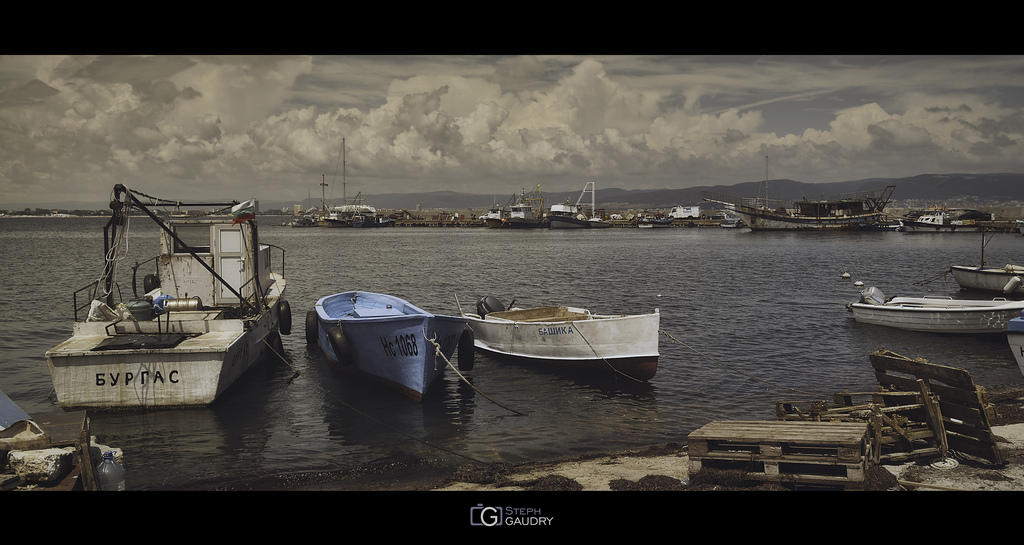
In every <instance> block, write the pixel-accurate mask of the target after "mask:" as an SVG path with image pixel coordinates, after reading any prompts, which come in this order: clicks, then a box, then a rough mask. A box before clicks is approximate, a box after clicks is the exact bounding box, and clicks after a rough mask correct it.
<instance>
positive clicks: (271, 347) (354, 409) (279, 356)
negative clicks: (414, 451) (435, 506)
mask: <svg viewBox="0 0 1024 545" xmlns="http://www.w3.org/2000/svg"><path fill="white" fill-rule="evenodd" d="M261 340H262V341H263V344H265V345H267V348H269V349H270V351H271V352H273V353H274V355H276V356H277V357H278V359H280V360H281V361H283V362H284V363H285V365H287V366H288V367H290V368H291V369H292V371H295V375H293V376H292V378H295V377H296V376H301V377H302V378H304V379H306V381H307V382H309V383H310V384H312V385H313V387H315V388H316V389H318V390H320V391H321V392H323V393H324V394H325V395H327V396H328V397H330V398H332V399H334V400H335V401H337V402H338V403H341V404H342V405H344V406H345V407H346V408H348V409H349V410H351V411H353V412H355V413H357V414H359V415H360V416H362V417H364V418H366V419H368V420H372V421H373V422H374V423H376V424H378V425H380V426H383V427H385V428H387V429H389V430H391V431H393V432H395V433H397V434H399V435H401V436H403V437H406V438H407V439H411V440H413V441H416V442H417V443H420V444H422V445H426V446H428V447H431V448H435V449H437V450H440V451H441V452H446V453H448V454H451V455H452V456H458V457H459V458H464V459H466V460H469V461H470V462H473V463H476V464H483V465H487V462H484V461H483V460H477V459H476V458H473V457H471V456H467V455H465V454H462V453H459V452H455V451H453V450H450V449H447V448H444V447H440V446H438V445H435V444H433V443H430V442H427V441H424V440H423V439H419V438H417V437H413V436H412V435H409V434H408V433H406V432H404V431H402V430H400V429H398V428H395V427H394V426H391V425H389V424H385V423H384V422H381V421H380V420H378V419H376V418H374V417H372V416H370V415H369V414H366V413H365V412H363V411H361V410H359V409H357V408H355V407H353V406H352V405H351V404H349V403H346V402H345V401H344V400H342V399H339V398H338V397H337V396H335V395H334V394H332V393H331V392H328V391H327V389H326V388H324V387H323V386H321V385H320V384H318V383H316V382H315V381H313V380H312V379H310V378H308V377H306V376H305V375H304V374H302V373H300V372H299V370H298V369H296V368H295V366H294V365H292V362H290V361H288V359H287V358H285V357H284V355H282V354H280V353H279V352H278V351H277V349H275V348H274V346H273V345H271V344H270V343H268V342H267V339H266V338H263V339H261ZM289 380H290V379H289Z"/></svg>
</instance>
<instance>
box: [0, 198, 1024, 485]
mask: <svg viewBox="0 0 1024 545" xmlns="http://www.w3.org/2000/svg"><path fill="white" fill-rule="evenodd" d="M104 222H105V219H101V218H95V219H62V220H55V219H4V220H0V270H2V271H3V278H4V282H3V283H2V287H0V290H3V291H0V297H2V298H3V301H4V303H5V304H4V305H0V326H2V327H3V328H4V331H5V332H6V333H5V335H4V337H3V338H2V339H0V349H3V353H4V373H3V374H2V375H0V377H2V378H0V381H2V382H0V388H2V389H3V390H4V392H5V393H6V394H7V395H8V396H9V397H11V398H12V399H13V400H14V401H16V402H17V403H19V405H21V406H22V407H23V408H25V410H26V411H28V412H30V413H33V412H35V413H40V412H46V411H51V410H56V406H55V405H54V404H53V403H52V400H50V399H47V395H48V393H49V391H50V389H51V387H50V382H49V376H48V374H47V371H46V363H45V359H44V358H43V353H44V352H45V351H46V350H47V349H48V348H50V347H52V346H53V345H55V344H57V343H58V342H60V341H61V340H63V339H64V338H65V337H67V336H68V335H69V334H70V331H71V318H70V309H71V300H70V294H71V292H72V291H73V290H74V289H77V288H79V287H81V286H83V285H85V284H87V283H88V282H89V281H91V280H92V279H93V277H94V276H96V275H98V274H99V272H100V267H101V266H102V260H101V256H102V244H103V242H102V226H103V223H104ZM132 228H133V231H134V232H135V233H136V234H137V235H138V238H133V239H132V244H131V246H130V250H131V256H130V257H129V263H131V262H134V261H140V262H141V261H145V260H146V259H148V258H149V257H152V256H153V255H155V253H156V251H157V247H156V237H155V227H153V226H151V224H150V223H149V222H141V221H138V222H134V223H133V224H132ZM261 232H262V236H263V237H264V240H265V241H266V242H269V243H272V244H275V245H277V246H281V247H283V248H284V249H285V250H286V254H285V255H286V265H285V270H284V274H285V276H286V278H287V279H288V292H287V293H286V296H287V298H288V299H289V301H290V302H291V307H292V312H293V313H294V316H293V323H294V324H296V325H295V327H293V332H292V334H291V335H290V336H287V337H286V338H285V339H284V347H285V356H286V358H287V361H282V360H279V359H276V358H271V359H268V360H267V361H265V362H263V363H262V364H261V365H259V366H257V367H256V368H254V369H253V370H252V371H251V372H250V373H249V374H247V375H246V376H244V377H243V378H242V380H241V381H240V382H239V383H237V384H236V385H235V386H233V387H232V389H231V390H230V391H229V392H228V393H227V394H226V395H225V396H224V397H223V398H221V399H220V400H219V401H218V402H217V403H215V404H214V405H212V406H210V407H206V408H198V409H188V410H169V411H141V412H124V413H97V414H94V415H92V430H93V432H94V434H95V435H97V437H98V439H99V441H100V442H102V443H105V444H109V445H113V446H117V447H120V448H122V449H123V450H124V452H125V457H126V458H125V459H126V464H125V465H126V467H127V468H128V470H129V475H130V482H129V487H131V488H150V489H153V488H187V487H189V486H196V484H195V483H205V482H215V481H217V480H221V479H229V478H233V477H237V476H242V475H252V474H273V473H284V472H291V471H304V470H333V469H345V468H352V467H357V466H359V465H360V464H364V463H366V462H368V461H370V460H374V459H377V458H382V457H386V456H393V455H400V454H412V455H416V456H421V457H424V458H429V459H434V460H437V461H438V462H439V463H451V464H461V463H465V461H466V460H467V459H472V460H481V461H508V462H517V461H523V460H529V459H536V458H545V457H552V456H558V455H563V454H569V453H582V452H591V451H595V450H604V449H618V448H629V447H635V446H641V445H646V444H650V443H664V442H683V441H685V439H686V435H687V434H688V433H689V432H690V431H692V430H694V429H696V428H698V427H700V426H702V425H704V424H706V423H708V422H709V421H712V420H722V419H733V420H735V419H771V418H773V416H774V402H775V401H777V400H782V399H788V400H800V399H808V398H810V397H814V396H825V395H829V394H831V393H833V392H836V391H840V390H844V389H849V390H851V391H865V390H873V389H875V387H876V383H875V382H874V377H873V375H872V372H871V367H870V363H869V362H868V358H867V355H868V353H870V352H871V351H873V350H875V349H877V348H879V347H885V348H889V349H891V350H893V351H896V352H899V353H902V354H905V355H908V356H911V357H924V358H928V359H931V360H932V361H935V362H937V363H943V364H948V365H954V366H961V367H966V368H967V369H968V370H970V371H971V373H972V375H973V376H974V377H975V380H976V381H977V382H978V383H980V384H982V385H986V386H989V387H992V386H998V385H1003V384H1011V383H1020V382H1022V380H1021V379H1022V377H1021V375H1020V371H1019V370H1018V369H1017V367H1016V365H1015V363H1014V362H1013V358H1012V356H1011V354H1010V352H1009V349H1008V347H1007V346H1006V342H1005V337H1001V336H998V335H997V336H994V337H995V338H994V339H993V338H972V337H967V338H962V337H949V336H941V335H932V334H922V333H910V332H901V331H897V330H891V329H886V328H880V327H874V326H865V325H861V324H857V323H855V322H854V321H853V318H852V315H851V314H850V313H849V312H848V311H847V310H846V308H845V305H846V303H848V302H850V301H853V300H856V298H857V293H858V289H857V288H855V287H854V286H853V285H852V281H853V280H861V281H863V282H864V283H865V284H866V285H869V286H870V285H874V286H878V287H879V288H881V289H882V290H883V291H884V292H885V293H886V294H887V295H923V294H953V295H954V296H957V295H958V294H957V291H958V290H957V286H956V285H955V284H954V283H953V282H952V278H951V277H948V276H944V275H942V274H941V273H942V272H943V270H945V269H947V268H948V266H949V265H950V264H951V263H963V264H974V263H976V262H977V261H978V259H979V252H980V243H979V241H978V240H976V238H975V237H972V236H969V235H965V234H960V235H958V234H953V235H950V234H944V235H938V236H931V235H925V234H914V235H910V234H907V235H904V234H899V233H846V234H837V233H751V232H749V231H745V230H732V229H685V228H684V229H663V230H636V229H607V230H583V231H572V230H569V231H566V230H562V231H553V230H537V231H497V230H487V229H429V228H409V229H404V228H392V229H379V230H358V229H356V230H353V229H348V230H346V229H291V228H287V227H279V226H272V225H268V224H267V222H264V224H261ZM1021 244H1024V237H1020V236H1019V235H1016V236H1011V235H1006V236H999V235H997V236H996V237H995V238H993V240H992V241H991V242H990V243H989V245H988V247H987V248H986V258H987V260H988V262H989V263H995V262H999V261H1000V260H1004V259H1005V261H1006V262H1011V261H1014V259H1013V256H1014V254H1017V253H1018V252H1019V249H1020V245H1021ZM1018 261H1019V260H1018ZM843 272H849V273H850V274H851V275H852V276H853V278H852V279H851V280H843V279H842V278H841V275H842V273H843ZM43 273H45V274H43ZM926 279H934V280H933V281H932V282H929V283H926V284H921V285H917V283H919V282H921V281H923V280H926ZM131 289H132V288H131V279H130V277H128V278H126V277H124V276H122V277H121V290H122V293H123V294H124V296H125V297H130V296H131ZM347 290H365V291H378V292H385V293H390V294H393V295H396V296H398V297H402V298H405V299H408V300H409V301H410V302H412V303H413V304H416V305H417V306H420V307H421V308H424V309H427V310H430V311H433V312H438V313H443V314H457V313H458V312H459V304H461V305H462V307H463V308H466V309H470V308H474V306H475V303H476V300H477V299H479V298H480V297H482V296H485V295H494V296H496V297H498V298H499V299H501V300H502V301H503V302H504V303H505V304H506V305H507V304H509V303H511V302H512V301H513V300H515V302H516V304H517V305H523V306H531V305H547V304H570V305H574V306H582V307H585V308H589V309H591V310H592V311H595V312H602V313H603V312H610V313H619V312H621V313H639V312H650V311H651V310H652V309H654V308H659V309H660V311H661V326H662V329H663V330H664V334H663V335H662V337H661V354H662V356H661V362H660V367H659V371H658V374H657V376H655V377H654V379H652V380H651V381H649V382H648V383H643V384H635V383H631V381H628V380H627V379H621V378H620V379H616V378H614V377H611V376H601V375H596V376H595V375H588V376H581V375H574V374H568V373H565V372H558V371H551V370H547V369H538V368H533V367H527V366H520V365H512V364H508V363H503V362H500V361H497V360H493V359H491V358H489V357H487V356H485V355H482V354H477V357H476V366H475V368H474V370H473V371H472V372H469V373H466V377H467V379H468V380H470V381H471V382H472V384H473V386H474V387H475V389H474V388H472V387H470V386H468V385H467V384H465V383H463V382H462V381H461V380H460V379H459V377H458V376H457V375H456V373H453V372H449V373H447V374H446V375H445V377H444V378H443V380H442V381H441V382H440V383H439V384H438V385H437V389H436V390H434V391H432V392H431V396H430V397H428V399H427V400H425V401H424V402H423V403H421V404H419V403H414V402H412V401H409V400H408V399H406V398H404V397H402V396H400V395H397V394H394V393H392V392H390V391H388V390H382V389H381V388H380V387H378V386H376V385H374V384H369V383H365V382H362V381H358V380H353V379H352V378H351V377H349V376H347V375H344V374H342V373H340V372H339V371H338V370H337V369H335V368H333V367H332V366H330V365H328V364H327V363H326V362H325V361H324V359H323V358H322V357H321V356H320V354H319V353H318V352H317V351H316V350H315V349H311V348H310V347H307V346H306V345H305V340H304V334H303V333H304V332H303V331H302V328H303V325H302V324H303V323H304V320H303V318H304V315H305V311H306V310H307V309H308V308H309V307H310V306H312V304H313V303H314V302H315V301H316V300H317V299H318V298H320V297H322V296H324V295H328V294H331V293H337V292H341V291H347ZM190 483H191V484H190ZM200 486H201V485H200Z"/></svg>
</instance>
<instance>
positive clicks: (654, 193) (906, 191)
mask: <svg viewBox="0 0 1024 545" xmlns="http://www.w3.org/2000/svg"><path fill="white" fill-rule="evenodd" d="M890 185H894V186H896V190H895V192H894V193H893V195H892V201H893V203H894V204H899V203H904V204H905V205H906V206H927V205H932V204H934V205H939V206H941V205H948V206H961V207H962V206H965V203H967V205H973V206H985V205H989V206H997V205H1002V206H1024V174H1012V173H1007V174H921V175H918V176H911V177H907V178H868V179H864V180H854V181H848V182H835V183H827V184H812V183H805V182H797V181H794V180H769V181H768V197H769V198H771V199H781V200H794V201H796V200H801V199H803V198H805V197H806V198H807V199H809V200H820V199H827V198H831V197H835V196H839V195H843V194H847V193H861V192H866V191H874V190H878V189H884V188H885V187H886V186H890ZM524 188H525V189H526V190H527V191H528V192H529V191H532V188H531V187H525V186H524ZM541 189H543V187H542V188H541ZM582 189H583V187H582V184H581V186H580V189H579V190H576V191H569V192H564V191H563V192H550V193H549V192H544V193H543V197H544V207H545V208H548V207H550V205H551V204H555V203H560V202H564V201H569V202H572V203H575V202H576V200H577V199H578V198H579V196H580V191H582ZM703 190H710V191H714V192H717V193H722V194H726V195H731V196H734V197H764V194H765V189H764V181H759V182H744V183H740V184H735V185H730V186H724V185H716V186H700V187H688V188H685V189H632V190H631V189H621V188H603V187H600V186H598V188H597V196H596V197H597V207H598V208H604V209H608V210H626V209H666V208H671V207H673V206H676V205H694V204H702V203H703V199H702V198H701V191H703ZM160 196H161V197H164V198H172V197H173V196H172V195H160ZM518 196H519V193H516V194H515V195H514V196H513V194H511V193H510V194H507V195H504V196H499V197H495V196H494V195H480V194H471V193H456V192H453V191H433V192H425V193H389V194H380V195H363V197H362V200H363V202H365V203H366V204H368V205H370V206H373V207H375V208H383V209H392V210H393V209H398V210H402V209H404V210H410V211H411V210H416V209H417V208H419V209H422V210H432V209H434V210H450V211H455V210H484V209H486V208H488V207H489V206H491V205H492V204H501V205H508V204H510V203H511V202H512V200H513V197H518ZM587 197H588V200H589V195H588V196H587ZM258 198H259V200H260V208H262V209H264V210H272V209H291V207H292V205H295V204H301V205H303V207H304V208H311V207H319V206H320V199H303V200H301V201H290V202H284V201H278V200H275V199H274V197H273V196H272V195H264V196H262V197H258ZM328 204H329V205H331V206H334V205H339V204H341V199H329V200H328ZM706 206H707V207H710V205H706ZM37 207H39V208H50V209H63V210H75V209H80V210H104V209H106V208H107V203H105V202H103V203H50V204H46V205H41V204H10V205H4V206H0V208H6V209H9V210H22V209H24V208H32V209H35V208H37Z"/></svg>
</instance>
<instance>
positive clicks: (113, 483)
mask: <svg viewBox="0 0 1024 545" xmlns="http://www.w3.org/2000/svg"><path fill="white" fill-rule="evenodd" d="M96 477H97V478H98V479H99V481H100V490H101V491H106V490H116V491H118V492H121V491H124V489H125V485H124V467H122V466H121V464H119V463H117V460H115V459H114V451H112V450H108V451H107V452H104V453H103V461H102V462H100V465H99V466H97V467H96Z"/></svg>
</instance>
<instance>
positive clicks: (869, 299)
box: [860, 286, 885, 305]
mask: <svg viewBox="0 0 1024 545" xmlns="http://www.w3.org/2000/svg"><path fill="white" fill-rule="evenodd" d="M860 302H861V303H865V304H868V305H884V304H885V294H884V293H882V290H880V289H878V288H876V287H874V286H871V287H870V288H868V289H866V290H861V292H860Z"/></svg>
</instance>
